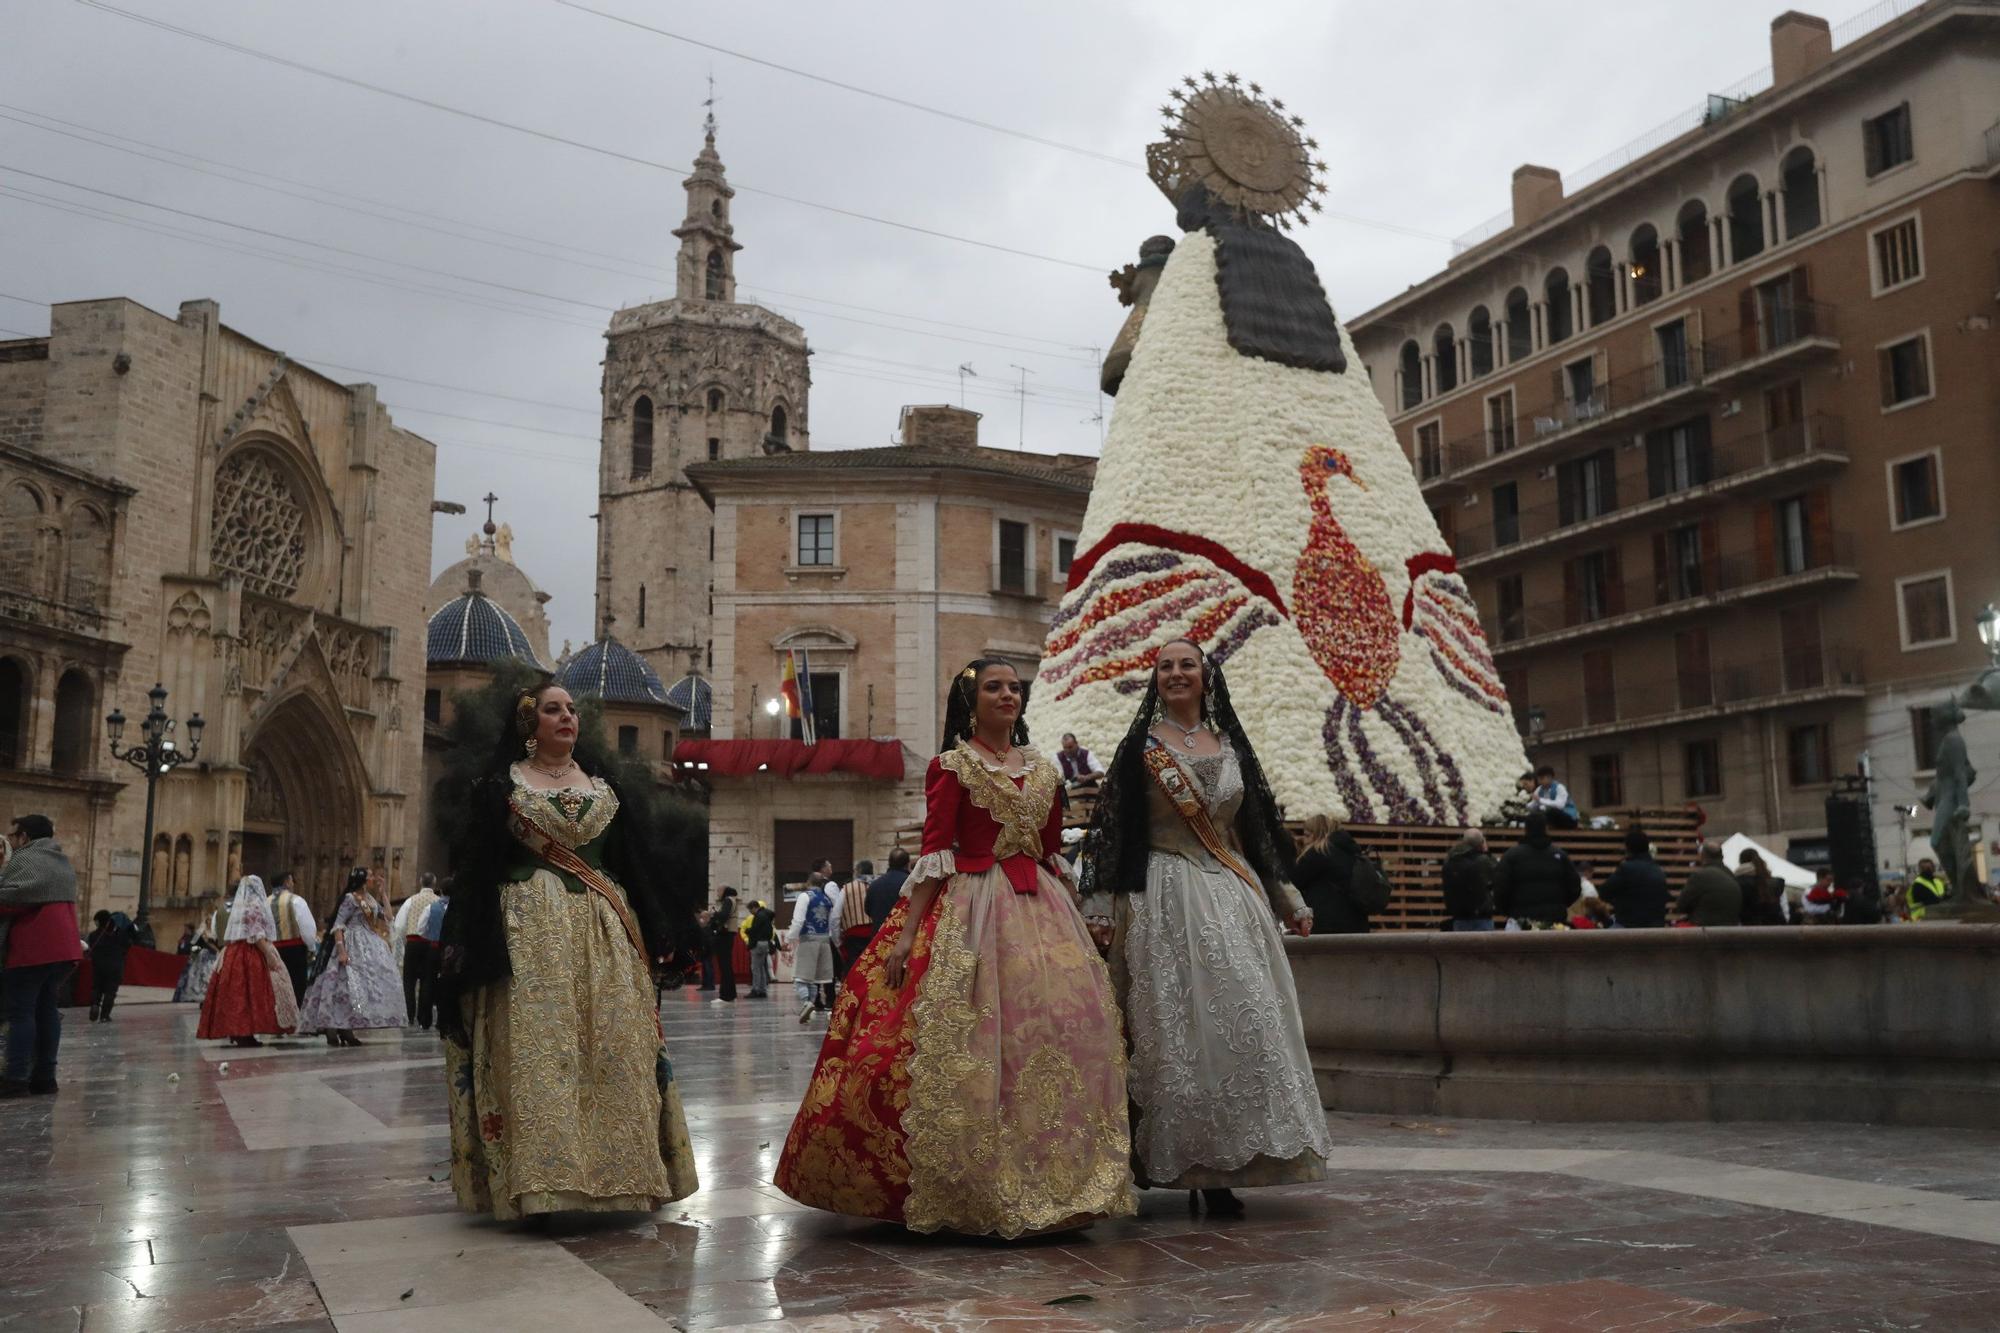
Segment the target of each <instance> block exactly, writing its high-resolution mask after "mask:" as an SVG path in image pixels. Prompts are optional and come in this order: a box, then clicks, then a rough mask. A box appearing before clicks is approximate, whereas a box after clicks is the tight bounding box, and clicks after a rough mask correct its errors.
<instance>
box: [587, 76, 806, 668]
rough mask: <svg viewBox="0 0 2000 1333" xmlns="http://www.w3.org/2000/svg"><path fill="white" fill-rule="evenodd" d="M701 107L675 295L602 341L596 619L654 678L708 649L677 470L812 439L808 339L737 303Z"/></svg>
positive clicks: (728, 235)
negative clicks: (609, 626) (613, 628)
mask: <svg viewBox="0 0 2000 1333" xmlns="http://www.w3.org/2000/svg"><path fill="white" fill-rule="evenodd" d="M708 106H709V112H708V115H707V116H706V117H705V118H704V120H703V122H702V147H701V152H700V153H699V154H698V155H697V156H696V157H695V160H694V170H693V172H691V173H690V174H689V175H688V177H687V179H686V180H685V181H684V182H683V183H682V184H683V188H684V189H685V190H686V192H687V214H686V216H685V217H684V218H683V219H682V220H681V224H680V226H678V227H676V228H674V231H673V234H674V236H675V238H676V239H678V240H679V241H680V254H679V257H678V259H677V261H676V264H675V272H674V295H673V297H672V298H671V299H669V300H665V301H651V302H648V303H646V304H642V305H634V306H627V307H626V308H624V309H622V310H620V311H618V313H616V314H615V315H613V316H612V317H611V327H610V328H608V329H607V330H605V334H604V343H605V346H604V379H603V384H602V392H603V398H604V428H603V434H602V435H601V436H600V439H601V441H602V445H601V447H600V449H599V453H598V472H597V614H596V619H597V623H598V624H600V625H602V624H605V623H607V622H608V621H609V620H610V618H612V617H614V616H615V617H616V618H617V622H618V633H619V637H620V638H621V639H622V640H623V641H624V642H625V643H626V645H627V646H629V647H630V648H631V649H632V650H633V651H635V652H637V653H638V654H639V655H640V656H641V657H643V658H645V659H646V662H647V663H648V664H649V665H650V666H651V667H652V668H653V670H654V671H656V672H658V673H660V676H661V678H662V679H672V678H674V677H676V676H679V675H680V674H681V673H682V670H683V668H684V666H685V664H686V663H687V662H688V660H689V655H690V654H693V655H695V657H696V659H697V660H699V661H701V662H703V663H706V662H707V661H708V652H709V645H710V641H711V635H710V631H709V604H710V599H709V588H710V585H711V583H712V579H711V575H710V571H711V569H712V567H713V562H714V546H713V535H712V532H711V515H710V513H709V509H708V505H707V503H706V502H705V501H703V500H702V498H701V495H700V494H699V493H698V492H697V491H696V490H695V489H694V486H693V484H692V483H691V482H689V481H688V479H687V473H686V468H687V466H688V465H689V464H690V463H705V462H708V461H709V460H711V459H718V458H745V457H752V456H756V455H759V454H767V453H783V452H788V451H791V450H802V449H806V448H808V447H809V445H810V439H811V437H810V432H809V428H808V424H807V421H808V417H807V404H806V395H807V393H808V391H809V390H810V389H811V386H812V373H811V370H810V368H809V366H808V358H809V357H810V356H811V355H812V352H811V350H810V349H809V348H808V347H807V346H806V334H805V330H804V329H802V328H800V327H799V326H798V325H796V324H794V323H792V322H791V321H790V320H788V319H786V318H784V317H783V316H781V315H778V314H775V313H774V312H772V311H769V310H766V309H764V308H763V307H762V306H757V305H750V304H748V303H745V302H741V301H738V300H737V297H736V252H737V251H739V250H741V249H742V248H743V246H742V244H741V243H740V242H738V241H737V239H736V234H735V232H736V229H735V226H734V224H733V223H732V221H731V219H730V208H731V205H732V204H733V203H734V201H735V197H736V191H734V190H732V189H731V188H730V187H729V180H728V178H727V177H726V176H725V175H724V173H723V168H722V157H721V155H720V154H718V153H717V152H716V151H715V130H716V125H715V112H714V97H713V95H712V94H711V96H710V98H709V103H708Z"/></svg>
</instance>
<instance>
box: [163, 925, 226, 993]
mask: <svg viewBox="0 0 2000 1333" xmlns="http://www.w3.org/2000/svg"><path fill="white" fill-rule="evenodd" d="M228 929H229V907H228V905H227V904H224V905H223V906H221V907H218V908H216V909H215V910H214V911H213V912H211V913H209V914H208V915H207V916H205V917H203V918H202V919H201V920H200V921H199V922H198V923H196V925H195V931H194V941H193V943H192V945H191V947H190V948H189V950H188V965H187V969H186V970H185V971H183V972H182V973H181V979H180V981H179V983H178V984H176V985H175V987H174V1001H175V1002H176V1003H179V1002H181V1001H186V1002H187V1003H189V1004H200V1003H201V1002H202V1000H203V999H205V998H207V996H208V983H209V980H210V979H211V978H212V977H214V975H215V966H216V964H217V963H219V962H221V961H222V936H223V932H224V931H226V930H228Z"/></svg>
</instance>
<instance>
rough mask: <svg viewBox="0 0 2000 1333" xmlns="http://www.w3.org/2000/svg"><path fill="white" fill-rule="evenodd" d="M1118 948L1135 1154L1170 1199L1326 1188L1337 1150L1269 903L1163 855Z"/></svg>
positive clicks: (1226, 877)
mask: <svg viewBox="0 0 2000 1333" xmlns="http://www.w3.org/2000/svg"><path fill="white" fill-rule="evenodd" d="M1128 902H1129V909H1128V912H1127V913H1121V914H1120V915H1121V916H1122V917H1123V918H1124V920H1123V921H1122V922H1121V925H1122V929H1121V931H1120V938H1119V940H1118V942H1117V947H1118V948H1120V949H1122V950H1123V961H1124V963H1125V968H1124V971H1125V972H1126V974H1127V982H1126V991H1127V993H1126V995H1125V997H1124V999H1125V1021H1126V1025H1127V1028H1128V1029H1129V1031H1130V1035H1131V1041H1132V1059H1131V1065H1130V1069H1129V1071H1128V1080H1129V1085H1130V1089H1131V1097H1132V1102H1133V1104H1134V1105H1135V1106H1136V1107H1137V1108H1138V1114H1139V1120H1138V1124H1137V1125H1136V1126H1135V1128H1134V1132H1133V1136H1132V1148H1133V1153H1134V1156H1135V1157H1136V1158H1137V1161H1138V1163H1139V1166H1140V1167H1141V1169H1142V1171H1143V1174H1144V1176H1145V1178H1146V1180H1147V1181H1148V1182H1149V1183H1151V1184H1153V1185H1155V1186H1160V1187H1172V1188H1180V1189H1219V1188H1229V1187H1235V1186H1247V1185H1278V1184H1289V1183H1292V1182H1296V1181H1304V1180H1317V1179H1319V1178H1320V1177H1321V1176H1322V1175H1324V1173H1325V1161H1324V1159H1325V1157H1326V1155H1327V1154H1329V1153H1330V1152H1332V1150H1333V1140H1332V1136H1331V1135H1330V1134H1329V1133H1328V1131H1327V1125H1326V1112H1325V1111H1324V1110H1323V1109H1321V1107H1320V1100H1319V1088H1318V1086H1317V1085H1316V1084H1315V1083H1314V1081H1313V1073H1312V1062H1311V1060H1310V1059H1309V1058H1308V1057H1307V1054H1306V1037H1305V1027H1304V1024H1303V1022H1302V1021H1301V1019H1300V1016H1299V996H1298V990H1297V988H1296V987H1294V986H1293V984H1292V970H1291V966H1290V964H1289V963H1287V962H1286V960H1285V946H1284V938H1283V936H1282V935H1281V934H1280V933H1279V930H1278V922H1277V918H1276V917H1275V916H1273V915H1272V912H1271V907H1270V904H1269V902H1268V901H1267V900H1266V899H1265V897H1264V895H1263V894H1262V892H1260V891H1259V890H1256V889H1253V888H1251V887H1250V886H1249V885H1248V884H1245V883H1244V882H1243V881H1242V880H1241V879H1239V878H1238V877H1237V876H1235V875H1232V874H1230V873H1228V872H1227V871H1222V870H1205V869H1203V868H1201V867H1199V866H1197V865H1195V864H1194V863H1193V862H1191V861H1189V860H1187V859H1186V858H1185V857H1182V856H1177V855H1174V854H1172V853H1168V852H1154V853H1153V855H1152V858H1151V860H1150V862H1149V863H1148V865H1147V868H1146V892H1144V893H1135V894H1132V895H1131V896H1130V898H1129V900H1128Z"/></svg>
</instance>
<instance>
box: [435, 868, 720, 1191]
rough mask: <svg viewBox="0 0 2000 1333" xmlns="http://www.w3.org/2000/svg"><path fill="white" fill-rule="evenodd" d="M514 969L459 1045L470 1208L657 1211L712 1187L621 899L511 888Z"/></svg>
mask: <svg viewBox="0 0 2000 1333" xmlns="http://www.w3.org/2000/svg"><path fill="white" fill-rule="evenodd" d="M499 892H500V895H501V909H502V911H503V913H504V914H505V922H506V930H507V955H508V959H509V961H510V962H511V964H512V967H513V975H512V976H511V977H509V978H507V979H506V980H503V981H499V982H496V983H495V984H493V985H491V986H485V987H481V988H480V989H479V990H477V991H475V992H473V993H472V994H471V995H468V996H466V997H465V999H464V1000H463V1004H464V1006H465V1030H466V1032H467V1033H469V1034H470V1039H471V1045H470V1047H469V1048H468V1047H466V1046H461V1045H459V1044H458V1043H457V1042H453V1041H447V1042H445V1046H444V1049H445V1074H446V1077H447V1079H448V1086H449V1093H450V1101H451V1184H452V1189H453V1191H454V1192H455V1193H456V1194H457V1195H458V1202H459V1205H460V1206H461V1207H463V1208H464V1209H465V1210H466V1211H467V1212H491V1213H492V1214H493V1216H494V1217H496V1218H499V1219H501V1220H503V1221H504V1220H507V1219H510V1218H516V1217H520V1216H523V1215H525V1214H530V1213H549V1212H559V1211H570V1210H573V1211H590V1212H614V1211H641V1212H650V1211H652V1210H653V1209H655V1208H658V1207H660V1206H661V1205H663V1204H665V1203H667V1202H669V1201H670V1200H673V1199H684V1198H686V1197H687V1196H688V1195H690V1194H692V1193H694V1191H695V1190H696V1188H697V1187H698V1182H697V1179H696V1175H695V1164H694V1150H693V1148H692V1147H691V1146H690V1144H689V1142H688V1133H687V1121H686V1119H685V1118H684V1117H683V1115H682V1113H681V1099H680V1093H679V1091H678V1090H677V1089H676V1088H675V1086H674V1082H673V1068H672V1066H671V1065H670V1064H669V1063H668V1061H667V1055H666V1046H665V1042H664V1041H663V1040H662V1038H661V1035H660V1023H659V1014H658V1010H657V1009H656V1007H655V1003H656V1002H655V998H654V991H653V982H652V978H651V976H650V975H649V974H648V971H647V967H646V963H645V960H644V959H642V958H641V957H640V956H639V955H638V953H637V952H636V951H634V949H633V948H632V944H631V941H630V939H629V937H627V935H626V934H625V928H624V926H623V925H622V924H621V923H620V922H619V920H618V916H617V914H616V913H615V912H613V911H612V909H611V906H610V904H608V903H606V902H604V901H603V900H602V899H600V898H599V897H598V896H597V895H596V894H595V893H571V892H569V891H568V890H567V889H566V888H565V887H564V885H563V882H562V879H561V878H560V877H559V876H557V875H554V874H552V873H550V872H548V871H545V870H544V871H537V872H536V874H535V875H534V876H533V877H532V878H530V879H526V880H522V881H520V882H519V883H515V884H506V885H502V886H501V888H500V890H499Z"/></svg>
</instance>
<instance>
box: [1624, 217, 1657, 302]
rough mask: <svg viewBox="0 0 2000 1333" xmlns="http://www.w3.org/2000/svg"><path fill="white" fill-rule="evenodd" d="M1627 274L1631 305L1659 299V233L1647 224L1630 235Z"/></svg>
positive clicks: (1651, 225) (1650, 224)
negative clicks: (1630, 286) (1630, 282)
mask: <svg viewBox="0 0 2000 1333" xmlns="http://www.w3.org/2000/svg"><path fill="white" fill-rule="evenodd" d="M1629 264H1630V267H1629V270H1628V271H1629V272H1630V274H1631V278H1632V304H1633V305H1635V306H1641V305H1649V304H1651V303H1652V302H1654V301H1657V300H1659V299H1660V289H1661V281H1662V279H1661V277H1660V233H1659V232H1658V231H1656V230H1654V228H1653V224H1652V223H1650V222H1648V223H1645V224H1643V225H1641V226H1640V228H1639V229H1638V230H1637V231H1635V232H1633V233H1632V248H1631V251H1630V260H1629Z"/></svg>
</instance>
